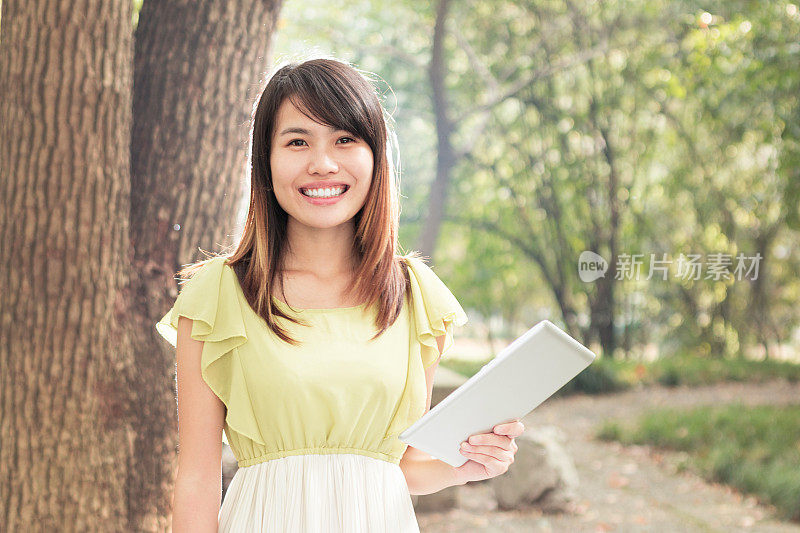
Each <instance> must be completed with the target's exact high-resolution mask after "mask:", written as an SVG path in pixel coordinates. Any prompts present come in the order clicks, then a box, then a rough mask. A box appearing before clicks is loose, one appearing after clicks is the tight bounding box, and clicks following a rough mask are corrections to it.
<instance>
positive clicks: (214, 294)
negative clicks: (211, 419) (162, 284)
mask: <svg viewBox="0 0 800 533" xmlns="http://www.w3.org/2000/svg"><path fill="white" fill-rule="evenodd" d="M225 260H226V257H224V256H219V257H213V258H211V259H210V260H208V261H207V262H206V263H205V264H204V265H203V266H202V267H201V268H200V270H198V271H197V272H196V273H195V274H194V275H193V276H192V277H191V278H190V279H189V280H188V281H187V282H185V283H184V284H183V286H182V288H181V291H180V293H179V294H178V297H177V299H176V300H175V303H174V305H173V306H172V308H171V309H170V310H169V311H168V312H167V314H166V315H164V316H163V318H161V320H159V321H158V322H157V323H156V325H155V328H156V331H158V333H159V334H160V335H161V336H162V337H164V338H165V339H166V340H167V341H168V342H169V343H170V344H172V345H173V346H177V338H178V317H180V316H185V317H187V318H190V319H192V321H193V323H192V333H191V337H192V338H193V339H195V340H198V341H203V351H202V355H201V360H200V370H201V375H202V376H203V380H204V381H205V382H206V383H207V384H208V386H209V387H210V388H211V390H212V391H213V392H214V394H216V395H217V396H218V397H219V399H220V400H222V402H223V403H224V404H225V407H226V415H225V421H226V423H227V425H228V427H229V428H230V429H232V430H234V431H236V432H237V433H239V434H241V435H243V436H246V437H248V438H249V439H250V440H252V441H253V442H256V443H259V444H262V445H263V444H264V439H263V438H262V437H261V433H260V431H259V428H258V422H257V420H256V417H255V414H254V413H253V409H252V405H251V401H250V397H249V394H248V392H247V385H246V379H245V374H244V370H243V367H242V364H241V361H240V360H239V357H238V351H237V350H236V349H237V348H238V347H239V346H241V345H243V344H244V343H246V342H247V332H246V331H245V326H244V319H243V315H242V309H241V304H240V301H239V298H238V296H237V291H238V290H239V287H238V280H237V279H236V274H235V273H234V272H233V269H232V268H231V267H229V266H227V265H225Z"/></svg>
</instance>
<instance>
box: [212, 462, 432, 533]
mask: <svg viewBox="0 0 800 533" xmlns="http://www.w3.org/2000/svg"><path fill="white" fill-rule="evenodd" d="M219 532H220V533H226V532H235V533H249V532H258V533H295V532H297V533H317V532H319V533H337V532H341V533H360V532H364V533H367V532H369V533H378V532H391V533H395V532H396V533H419V525H418V524H417V518H416V516H415V514H414V507H413V505H412V503H411V495H410V494H409V492H408V485H407V483H406V478H405V476H404V475H403V471H402V470H401V469H400V466H399V465H396V464H394V463H390V462H388V461H384V460H382V459H376V458H373V457H369V456H366V455H360V454H353V453H331V454H305V455H290V456H288V457H281V458H278V459H271V460H269V461H266V462H263V463H257V464H254V465H252V466H245V467H240V468H239V469H238V470H237V471H236V474H235V475H234V476H233V479H231V482H230V484H229V485H228V489H227V491H226V492H225V499H224V500H223V502H222V507H221V508H220V510H219Z"/></svg>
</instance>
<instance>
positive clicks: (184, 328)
mask: <svg viewBox="0 0 800 533" xmlns="http://www.w3.org/2000/svg"><path fill="white" fill-rule="evenodd" d="M191 331H192V320H191V319H190V318H186V317H183V316H181V317H179V318H178V341H177V347H176V353H177V356H176V357H177V362H178V367H177V381H178V473H177V477H176V480H175V493H174V496H173V501H172V531H173V532H174V533H185V532H192V533H194V532H213V533H216V531H217V526H218V522H217V517H218V515H219V507H220V502H221V499H222V428H223V425H224V423H225V404H224V403H222V400H220V399H219V398H218V397H217V395H216V394H214V392H213V391H212V390H211V388H210V387H209V386H208V384H207V383H206V382H205V381H204V380H203V378H202V376H201V374H200V356H201V354H202V352H203V341H198V340H195V339H193V338H192V337H191V335H190V333H191Z"/></svg>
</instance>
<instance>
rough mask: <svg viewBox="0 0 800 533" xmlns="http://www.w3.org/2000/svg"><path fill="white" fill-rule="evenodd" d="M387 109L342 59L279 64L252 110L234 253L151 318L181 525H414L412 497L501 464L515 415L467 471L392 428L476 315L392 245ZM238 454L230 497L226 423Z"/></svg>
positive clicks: (478, 450)
mask: <svg viewBox="0 0 800 533" xmlns="http://www.w3.org/2000/svg"><path fill="white" fill-rule="evenodd" d="M387 121H388V117H387V116H386V115H385V112H384V110H383V108H382V106H381V104H380V102H379V100H378V96H377V93H376V91H375V89H374V88H373V87H372V85H371V83H370V80H369V79H368V78H367V77H366V76H365V75H364V74H363V73H362V71H360V70H358V69H356V68H355V67H353V66H351V65H349V64H347V63H344V62H342V61H339V60H335V59H312V60H309V61H305V62H302V63H291V64H288V65H285V66H283V67H282V68H280V69H278V70H276V72H275V73H274V74H273V75H272V76H271V78H270V80H269V82H268V84H267V86H266V88H265V89H264V91H263V93H262V95H261V97H260V99H259V102H258V106H257V107H256V110H255V114H254V117H253V128H252V135H251V145H250V153H249V158H250V183H251V190H250V205H249V211H248V215H247V219H246V223H245V227H244V231H243V235H242V238H241V241H240V242H239V243H238V245H237V247H236V248H235V250H234V251H233V252H232V253H230V254H226V255H217V256H214V257H211V258H210V259H207V260H204V261H201V262H198V263H195V264H193V265H190V266H188V267H187V268H184V269H183V270H181V271H180V272H179V274H180V275H181V277H182V278H184V279H185V280H186V281H185V283H184V285H183V286H182V289H181V291H180V294H179V295H178V298H177V299H176V301H175V303H174V305H173V307H172V308H171V309H170V310H169V312H168V313H167V314H166V315H165V316H164V317H163V318H162V319H161V320H160V321H159V322H158V324H156V328H157V330H158V331H159V332H160V333H161V334H162V335H163V336H164V337H165V338H167V339H168V340H169V341H170V342H171V343H172V344H173V345H176V346H177V392H178V416H179V429H178V431H179V455H178V464H179V467H178V476H177V481H176V486H175V495H174V505H173V531H175V532H176V533H180V532H183V531H192V532H197V531H217V530H219V531H237V532H243V531H266V532H281V533H284V532H288V531H309V532H312V531H313V532H317V531H319V532H326V533H330V532H337V531H342V532H361V531H363V532H367V531H369V532H381V531H392V532H417V531H419V527H418V525H417V521H416V517H415V515H414V509H413V506H412V504H411V498H410V494H429V493H432V492H436V491H438V490H441V489H443V488H445V487H448V486H451V485H459V484H464V483H466V482H468V481H475V480H480V479H487V478H489V477H493V476H497V475H499V474H502V473H504V472H505V471H506V470H507V469H508V465H509V464H510V463H511V462H513V459H514V454H515V453H516V451H517V447H516V444H515V443H514V438H515V437H517V436H519V435H520V434H521V433H522V431H523V429H524V428H523V426H522V424H521V423H520V422H519V421H515V422H512V423H509V424H502V425H499V426H497V427H495V428H494V431H493V432H492V433H487V434H481V435H475V436H473V437H471V438H470V442H471V443H473V445H472V446H470V447H469V448H468V449H467V450H465V451H464V452H463V453H464V454H465V456H466V457H467V458H468V459H469V460H468V461H467V462H466V463H465V464H464V465H462V466H461V467H459V468H453V467H451V466H450V465H448V464H446V463H444V462H442V461H438V460H436V459H433V458H431V457H430V456H428V455H427V454H424V453H422V452H420V451H419V450H415V449H414V448H412V447H410V446H408V445H406V444H405V443H403V442H401V441H400V440H399V439H398V438H397V435H398V434H399V433H400V432H402V431H403V430H404V429H405V428H407V427H408V426H410V425H411V424H412V423H413V422H414V421H416V420H417V419H418V418H419V417H420V416H422V415H423V414H424V413H425V412H426V411H427V410H428V409H430V402H431V389H432V386H433V376H434V373H435V372H436V368H437V366H438V362H439V357H440V356H441V354H443V353H446V352H447V350H448V349H449V348H450V346H451V345H452V344H453V328H454V326H460V325H463V324H464V323H465V322H466V321H467V316H466V314H465V313H464V311H463V309H462V308H461V306H460V305H459V303H458V301H457V300H456V298H455V297H454V296H453V294H452V293H451V292H450V291H449V290H448V288H447V287H446V286H445V284H444V283H443V282H442V281H441V280H440V279H439V278H438V277H437V275H436V274H435V273H434V272H433V270H432V269H431V268H430V267H429V266H428V265H427V264H426V263H425V262H423V260H422V258H421V257H420V256H419V254H418V253H414V252H412V253H409V254H405V255H398V253H397V249H398V242H397V224H398V214H399V208H398V197H399V191H398V183H399V177H398V175H397V172H396V170H395V166H394V164H393V161H392V158H391V151H390V150H389V146H390V143H389V138H390V136H389V129H388V126H387ZM223 430H224V431H225V434H226V436H227V440H228V443H229V444H230V446H231V449H232V450H233V453H234V455H235V456H236V459H237V461H238V465H239V469H238V470H237V472H236V474H235V476H234V477H233V479H232V480H231V483H230V486H229V487H228V490H227V492H226V495H225V500H224V501H223V502H222V505H221V507H220V505H219V503H220V501H219V500H220V491H221V489H220V486H221V483H220V459H221V433H222V431H223Z"/></svg>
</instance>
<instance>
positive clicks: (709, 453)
mask: <svg viewBox="0 0 800 533" xmlns="http://www.w3.org/2000/svg"><path fill="white" fill-rule="evenodd" d="M597 437H598V438H600V439H603V440H617V441H620V442H622V443H624V444H649V445H653V446H656V447H660V448H664V449H670V450H676V451H683V452H687V454H688V457H689V459H688V462H687V463H686V464H685V467H686V468H690V469H693V470H695V471H697V472H698V473H699V474H700V475H702V476H703V477H705V478H706V479H709V480H712V481H717V482H721V483H727V484H729V485H732V486H734V487H736V488H738V489H739V490H741V491H743V492H746V493H749V494H753V495H755V496H756V497H757V498H759V499H760V500H762V501H765V502H768V503H770V504H772V505H774V506H775V507H776V508H777V509H778V511H779V513H780V514H781V517H782V518H784V519H789V520H794V521H800V407H798V406H791V407H773V406H759V407H744V406H743V405H742V404H741V403H734V404H730V405H726V406H723V407H699V408H696V409H693V410H689V411H677V410H670V409H660V410H655V411H650V412H648V413H647V414H645V415H643V416H642V417H641V418H640V419H639V420H638V422H637V423H636V424H635V426H634V427H632V428H627V427H623V426H621V425H620V423H619V422H607V423H605V424H604V425H603V426H602V427H601V428H600V429H599V431H598V432H597Z"/></svg>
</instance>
